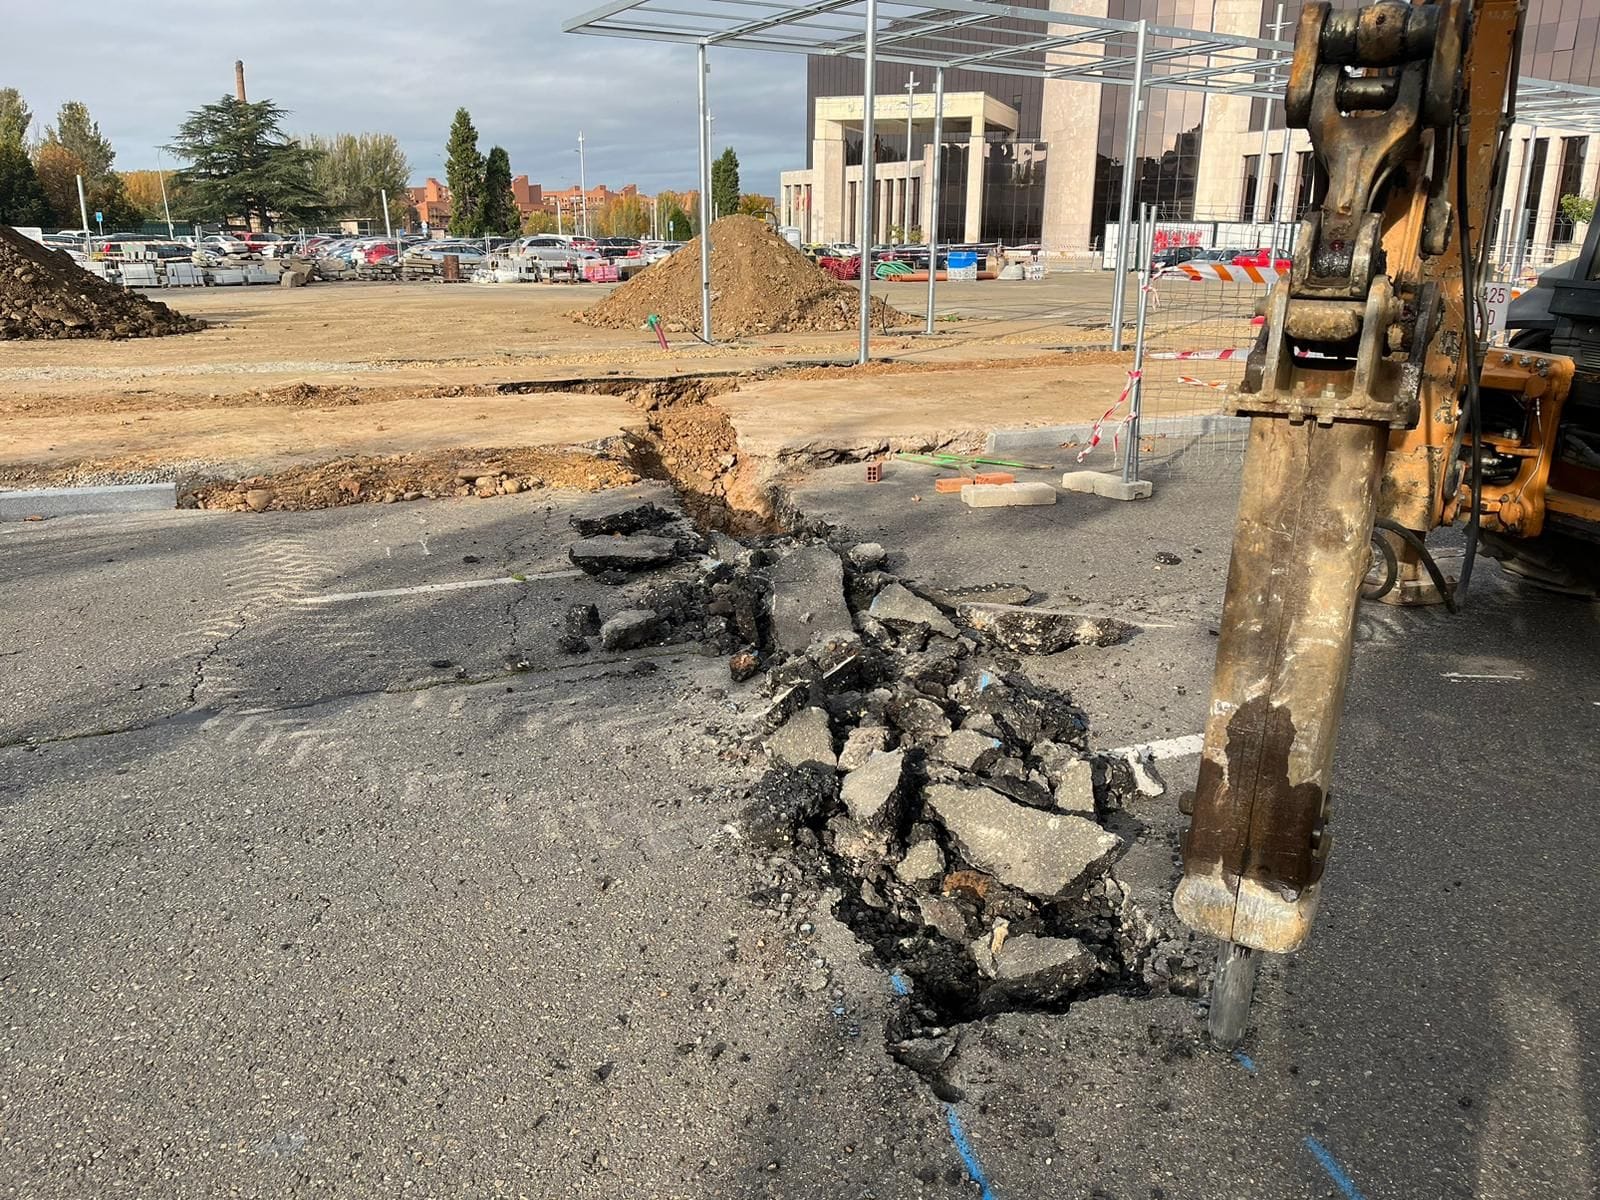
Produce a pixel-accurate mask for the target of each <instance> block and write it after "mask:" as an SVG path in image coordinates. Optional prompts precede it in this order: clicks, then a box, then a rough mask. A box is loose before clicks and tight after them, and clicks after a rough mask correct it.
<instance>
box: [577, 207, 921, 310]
mask: <svg viewBox="0 0 1600 1200" xmlns="http://www.w3.org/2000/svg"><path fill="white" fill-rule="evenodd" d="M859 312H860V293H859V292H858V291H857V289H856V288H855V287H852V286H850V285H848V284H843V283H840V282H839V281H838V280H837V279H835V278H834V277H833V276H831V275H829V274H828V273H827V272H826V271H824V270H822V269H821V268H820V267H818V266H816V265H815V264H814V263H813V262H812V261H811V260H810V259H808V258H807V257H806V256H805V255H804V254H801V253H800V251H798V250H796V249H795V248H794V247H793V246H791V245H789V243H788V242H786V241H784V240H783V239H782V238H781V237H779V236H778V235H777V234H775V233H773V232H772V231H771V230H770V229H768V228H767V226H766V225H765V224H764V223H763V222H761V221H759V220H757V219H756V218H755V217H723V218H722V220H720V221H718V222H716V223H715V224H713V225H712V226H711V327H712V330H713V332H714V333H715V334H716V335H717V336H718V337H739V336H743V335H745V334H752V333H783V332H786V331H789V330H795V331H799V332H816V333H834V332H839V333H842V332H844V331H846V330H850V329H854V328H855V327H856V320H857V316H858V314H859ZM652 314H654V315H656V316H659V317H660V318H661V321H662V323H663V324H664V325H665V326H666V327H667V329H669V330H674V329H675V330H696V329H698V328H699V327H700V239H699V238H696V239H694V240H693V241H692V242H688V243H686V244H685V245H684V247H683V249H681V250H679V251H678V252H677V253H676V254H674V255H673V256H672V257H671V258H668V259H666V260H665V261H663V262H659V263H657V264H656V265H655V266H653V267H651V268H649V269H648V270H646V271H644V272H643V273H642V274H639V275H636V276H635V277H634V278H632V279H630V280H629V281H628V282H627V283H625V284H623V285H622V286H621V287H619V288H618V289H617V290H616V291H614V292H612V293H611V295H609V296H607V297H606V298H605V299H604V300H602V301H601V302H600V303H599V304H596V305H595V306H594V307H592V308H589V309H586V310H585V311H583V312H581V313H579V314H578V320H580V321H582V322H584V323H585V324H586V325H600V326H604V327H606V328H609V329H637V328H638V327H639V326H640V325H643V324H644V322H645V319H646V318H647V317H649V316H651V315H652ZM872 323H873V325H874V326H876V327H877V328H880V329H888V328H890V327H892V326H895V325H908V324H911V323H912V318H911V317H908V316H907V315H906V314H905V313H903V312H901V311H899V310H898V309H896V308H893V307H891V306H890V305H888V304H885V303H884V302H883V301H882V300H880V299H878V298H877V297H873V300H872Z"/></svg>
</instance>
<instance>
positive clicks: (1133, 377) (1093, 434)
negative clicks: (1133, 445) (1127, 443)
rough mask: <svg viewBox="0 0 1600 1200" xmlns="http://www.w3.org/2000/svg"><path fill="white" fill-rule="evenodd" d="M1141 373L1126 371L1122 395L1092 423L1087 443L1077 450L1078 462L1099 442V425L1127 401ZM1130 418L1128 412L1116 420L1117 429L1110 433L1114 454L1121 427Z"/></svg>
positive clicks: (1117, 445)
mask: <svg viewBox="0 0 1600 1200" xmlns="http://www.w3.org/2000/svg"><path fill="white" fill-rule="evenodd" d="M1142 375H1143V372H1142V371H1129V372H1128V382H1127V384H1126V385H1125V386H1124V387H1123V389H1122V395H1120V396H1118V397H1117V400H1116V403H1115V404H1113V405H1112V406H1111V407H1110V408H1108V409H1106V411H1105V412H1103V413H1101V414H1100V419H1099V420H1098V421H1096V422H1095V423H1094V428H1093V429H1091V430H1090V431H1089V444H1088V445H1087V446H1085V447H1084V448H1083V449H1082V450H1079V451H1078V461H1079V462H1082V461H1083V460H1084V459H1086V458H1088V457H1089V452H1090V451H1092V450H1093V449H1094V448H1095V447H1096V446H1098V445H1099V444H1100V430H1101V427H1102V426H1104V425H1105V423H1106V422H1107V421H1108V420H1110V419H1111V414H1112V413H1114V412H1116V411H1117V409H1119V408H1121V407H1122V406H1123V404H1125V403H1126V402H1127V399H1128V396H1129V394H1130V393H1131V392H1132V391H1133V385H1134V384H1136V383H1138V382H1139V379H1140V378H1141V376H1142ZM1131 420H1133V413H1131V412H1130V413H1129V414H1128V415H1127V416H1125V417H1123V418H1122V420H1120V421H1118V422H1117V431H1116V432H1115V433H1113V434H1112V435H1111V450H1112V453H1113V454H1115V453H1116V451H1117V449H1118V447H1120V446H1121V445H1122V427H1123V426H1124V425H1126V424H1127V423H1128V422H1129V421H1131Z"/></svg>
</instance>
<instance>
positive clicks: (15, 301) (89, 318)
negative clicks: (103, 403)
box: [0, 225, 205, 341]
mask: <svg viewBox="0 0 1600 1200" xmlns="http://www.w3.org/2000/svg"><path fill="white" fill-rule="evenodd" d="M204 328H205V322H204V321H200V320H197V319H195V318H194V317H186V316H184V315H183V314H182V313H176V312H173V311H172V309H170V308H168V307H167V306H166V305H165V304H162V303H160V302H159V301H155V300H146V299H145V298H144V297H143V296H140V295H139V294H138V293H136V292H130V291H127V290H126V289H124V288H122V287H119V286H118V285H116V284H114V283H108V282H106V281H105V280H104V279H101V278H100V277H99V276H97V275H92V274H90V273H89V272H88V271H85V270H84V269H83V268H82V267H80V266H79V265H78V264H77V263H75V262H73V261H72V258H71V256H70V255H68V254H65V253H63V252H62V251H60V250H51V249H49V248H48V247H46V246H42V245H40V244H39V243H38V242H36V241H34V240H33V239H32V238H27V237H23V236H22V234H20V233H18V232H17V231H16V230H14V229H11V228H8V227H7V226H4V225H0V341H7V340H15V339H26V338H101V339H111V338H136V337H161V336H165V335H167V334H173V333H192V332H194V331H195V330H197V329H204Z"/></svg>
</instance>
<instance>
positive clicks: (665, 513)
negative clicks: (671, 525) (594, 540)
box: [570, 498, 678, 538]
mask: <svg viewBox="0 0 1600 1200" xmlns="http://www.w3.org/2000/svg"><path fill="white" fill-rule="evenodd" d="M677 516H678V514H677V513H675V512H672V511H670V510H669V509H665V508H662V507H661V506H660V505H659V504H656V503H654V502H653V501H650V500H631V499H626V498H623V499H617V500H613V501H611V502H609V503H607V504H606V505H605V506H604V507H602V508H601V509H600V510H599V511H596V512H588V513H574V514H573V515H572V517H571V518H570V522H571V524H572V528H573V529H575V530H577V531H578V533H579V535H581V536H582V537H586V538H589V537H603V536H606V535H608V534H613V533H638V532H639V530H641V529H654V528H656V526H658V525H665V524H666V523H667V522H668V521H671V520H674V519H675V518H676V517H677Z"/></svg>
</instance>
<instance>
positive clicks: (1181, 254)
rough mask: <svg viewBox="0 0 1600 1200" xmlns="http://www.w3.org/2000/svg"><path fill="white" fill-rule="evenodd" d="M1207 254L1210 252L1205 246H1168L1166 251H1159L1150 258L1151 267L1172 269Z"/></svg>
mask: <svg viewBox="0 0 1600 1200" xmlns="http://www.w3.org/2000/svg"><path fill="white" fill-rule="evenodd" d="M1206 253H1208V251H1207V250H1206V248H1205V247H1203V246H1168V247H1167V248H1166V249H1165V250H1157V251H1156V252H1155V253H1154V254H1152V255H1151V256H1150V265H1151V266H1152V267H1168V268H1171V267H1175V266H1177V265H1178V264H1179V263H1186V262H1189V261H1190V260H1191V259H1196V258H1199V257H1200V256H1201V255H1202V254H1206Z"/></svg>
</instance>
